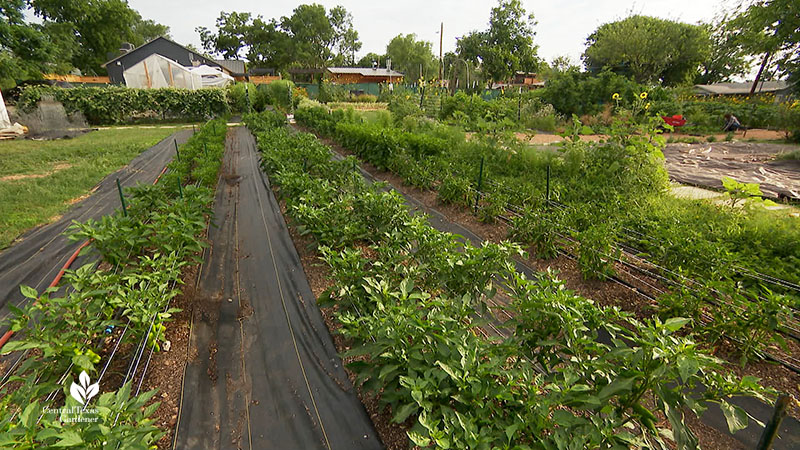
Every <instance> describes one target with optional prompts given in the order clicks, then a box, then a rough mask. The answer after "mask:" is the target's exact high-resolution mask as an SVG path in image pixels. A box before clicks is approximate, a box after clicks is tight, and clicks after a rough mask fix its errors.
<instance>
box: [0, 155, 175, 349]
mask: <svg viewBox="0 0 800 450" xmlns="http://www.w3.org/2000/svg"><path fill="white" fill-rule="evenodd" d="M166 172H167V166H164V169H163V170H161V173H159V174H158V176H157V177H156V179H155V181H153V184H157V183H158V180H160V179H161V176H162V175H164V174H165V173H166ZM90 243H91V241H84V242H83V243H82V244H81V245H80V246H79V247H78V248H77V249H75V251H74V252H73V253H72V255H70V257H69V259H67V261H66V262H65V263H64V265H63V266H62V267H61V270H59V271H58V274H56V277H55V278H53V281H52V282H51V283H50V285H49V286H48V289H49V288H53V287H56V286H58V283H59V282H60V281H61V278H62V277H63V276H64V274H65V273H66V272H67V270H68V269H69V267H70V266H71V265H72V263H74V262H75V260H76V259H78V254H80V252H81V250H83V249H84V248H85V247H86V246H88V245H89V244H90ZM34 301H35V300H34ZM12 336H14V331H13V330H8V331H6V332H5V334H3V336H2V337H0V350H2V349H3V347H4V346H5V345H6V343H7V342H8V341H9V340H11V337H12Z"/></svg>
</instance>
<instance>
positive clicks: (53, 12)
mask: <svg viewBox="0 0 800 450" xmlns="http://www.w3.org/2000/svg"><path fill="white" fill-rule="evenodd" d="M30 6H31V7H32V8H33V11H34V13H35V14H36V15H37V16H38V17H40V18H42V19H43V20H45V21H50V22H56V23H62V24H69V25H70V26H71V27H72V30H73V36H74V38H75V40H76V42H77V43H78V46H79V47H78V48H77V49H75V51H74V52H73V58H72V63H73V65H74V66H75V67H77V68H78V69H80V70H81V71H82V72H84V73H87V74H91V73H94V74H97V73H103V72H104V70H103V69H102V68H101V67H100V66H101V65H102V64H103V63H104V62H106V61H107V60H108V55H109V54H113V53H115V52H116V51H117V50H118V49H119V47H120V44H121V43H122V42H125V41H132V40H134V39H133V38H134V37H135V36H134V35H133V27H134V25H135V24H136V21H137V19H141V17H140V16H139V15H138V13H136V11H134V10H132V9H131V8H130V7H129V6H128V3H127V2H125V1H123V0H86V1H70V2H65V1H62V0H30Z"/></svg>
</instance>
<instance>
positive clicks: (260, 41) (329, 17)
mask: <svg viewBox="0 0 800 450" xmlns="http://www.w3.org/2000/svg"><path fill="white" fill-rule="evenodd" d="M196 30H197V32H198V33H199V34H200V41H201V42H202V44H203V48H204V49H205V50H206V51H207V52H209V53H211V54H217V55H222V56H223V57H225V58H233V59H239V58H243V57H244V58H246V59H247V60H248V61H249V62H250V63H251V64H253V65H255V66H260V67H273V68H276V69H278V70H284V69H287V68H289V67H291V66H299V67H307V68H324V67H328V66H330V65H335V64H354V63H355V61H354V59H355V52H357V51H358V50H360V49H361V41H360V40H359V38H358V32H357V31H356V30H355V28H354V27H353V16H352V14H350V13H349V12H348V11H347V10H346V9H345V8H343V7H341V6H336V7H334V8H331V9H330V10H326V9H325V7H324V6H322V5H318V4H312V5H300V6H298V7H297V8H295V9H294V11H293V12H292V15H291V16H288V17H286V16H284V17H281V18H280V19H269V20H266V19H264V18H263V17H262V16H260V15H259V16H255V17H254V16H253V15H252V14H250V13H245V12H231V13H227V12H224V11H222V12H220V15H219V17H218V18H217V22H216V30H215V31H212V30H209V29H207V28H205V27H198V28H197V29H196Z"/></svg>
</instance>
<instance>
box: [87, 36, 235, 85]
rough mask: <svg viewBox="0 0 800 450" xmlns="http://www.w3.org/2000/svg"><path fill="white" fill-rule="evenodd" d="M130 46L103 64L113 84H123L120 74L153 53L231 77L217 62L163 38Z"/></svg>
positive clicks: (123, 80)
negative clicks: (205, 66)
mask: <svg viewBox="0 0 800 450" xmlns="http://www.w3.org/2000/svg"><path fill="white" fill-rule="evenodd" d="M130 47H131V46H130V44H127V46H126V44H123V45H122V48H121V49H120V52H121V54H120V55H119V56H117V57H116V58H114V59H112V60H111V61H108V62H107V63H105V64H103V67H105V68H106V70H107V71H108V78H109V79H110V81H111V83H113V84H125V79H124V78H123V76H122V73H123V72H124V71H125V69H127V68H129V67H132V66H133V65H135V64H137V63H139V62H141V61H142V60H143V59H145V58H147V57H148V56H150V55H152V54H153V53H156V54H159V55H161V56H163V57H165V58H168V59H171V60H173V61H175V62H177V63H178V64H180V65H182V66H184V67H193V66H199V65H202V64H205V65H207V66H210V67H215V68H219V69H221V70H222V71H223V72H225V73H227V74H228V75H231V76H233V75H234V74H233V73H231V70H230V69H228V68H226V67H225V66H223V65H222V64H220V63H219V62H217V61H215V60H213V59H209V58H206V57H205V56H203V55H201V54H200V53H197V52H196V51H194V50H191V49H188V48H186V47H184V46H182V45H180V44H178V43H176V42H173V41H172V40H170V39H167V38H165V37H163V36H162V37H157V38H155V39H153V40H152V41H150V42H148V43H146V44H143V45H140V46H139V47H136V48H130Z"/></svg>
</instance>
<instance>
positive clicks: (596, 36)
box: [583, 15, 711, 85]
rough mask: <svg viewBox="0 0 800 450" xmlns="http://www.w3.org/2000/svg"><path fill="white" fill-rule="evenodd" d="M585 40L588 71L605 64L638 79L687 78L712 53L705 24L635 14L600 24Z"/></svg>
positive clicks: (672, 81)
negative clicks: (691, 23)
mask: <svg viewBox="0 0 800 450" xmlns="http://www.w3.org/2000/svg"><path fill="white" fill-rule="evenodd" d="M586 43H587V48H586V51H585V52H584V54H583V60H584V63H585V65H586V68H587V69H588V70H589V71H590V72H599V71H600V70H602V69H604V68H608V69H610V70H612V71H614V72H617V73H620V74H623V75H628V76H631V77H632V78H634V79H635V80H636V81H638V82H640V83H645V82H663V83H664V84H667V85H675V84H680V83H683V82H687V81H690V80H692V79H693V78H694V76H695V75H696V74H697V72H698V69H699V67H700V63H701V62H703V61H705V60H706V59H708V57H709V56H710V53H711V40H710V37H709V33H708V30H707V29H705V28H704V27H701V26H698V25H690V24H685V23H680V22H675V21H671V20H665V19H659V18H655V17H649V16H638V15H637V16H630V17H628V18H626V19H623V20H619V21H616V22H611V23H607V24H604V25H601V26H600V27H599V28H598V29H597V30H595V31H594V33H592V34H591V35H590V36H589V37H588V38H587V40H586Z"/></svg>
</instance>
